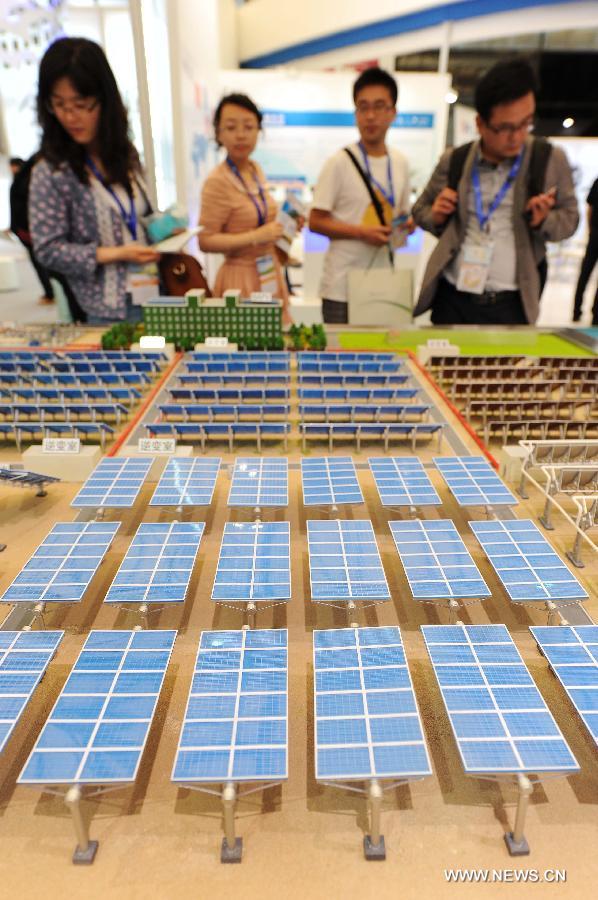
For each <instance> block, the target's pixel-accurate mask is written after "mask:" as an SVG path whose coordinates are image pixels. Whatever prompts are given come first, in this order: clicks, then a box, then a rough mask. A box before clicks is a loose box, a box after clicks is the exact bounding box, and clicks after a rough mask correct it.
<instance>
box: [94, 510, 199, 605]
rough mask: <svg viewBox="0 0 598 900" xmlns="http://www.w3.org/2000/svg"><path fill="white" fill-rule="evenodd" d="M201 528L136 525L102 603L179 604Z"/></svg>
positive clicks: (176, 524) (195, 525)
mask: <svg viewBox="0 0 598 900" xmlns="http://www.w3.org/2000/svg"><path fill="white" fill-rule="evenodd" d="M204 528H205V523H204V522H170V523H168V524H166V523H144V524H142V525H140V526H139V528H138V529H137V533H136V534H135V537H134V538H133V541H132V542H131V546H130V547H129V549H128V550H127V553H126V556H125V558H124V559H123V561H122V563H121V565H120V568H119V570H118V572H117V573H116V577H115V578H114V581H113V582H112V584H111V585H110V588H109V590H108V593H107V594H106V597H105V599H104V603H183V602H184V600H185V596H186V594H187V590H188V588H189V582H190V580H191V573H192V571H193V566H194V565H195V560H196V559H197V554H198V552H199V544H200V541H201V538H202V535H203V531H204Z"/></svg>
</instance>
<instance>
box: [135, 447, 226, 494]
mask: <svg viewBox="0 0 598 900" xmlns="http://www.w3.org/2000/svg"><path fill="white" fill-rule="evenodd" d="M219 471H220V459H218V458H212V457H210V458H208V459H201V458H195V459H184V458H180V459H177V458H175V457H173V458H172V459H169V460H168V463H167V465H166V468H165V469H164V471H163V472H162V476H161V478H160V481H159V482H158V484H157V487H156V490H155V491H154V495H153V497H152V499H151V501H150V506H209V505H210V503H211V502H212V498H213V496H214V489H215V487H216V479H217V478H218V472H219Z"/></svg>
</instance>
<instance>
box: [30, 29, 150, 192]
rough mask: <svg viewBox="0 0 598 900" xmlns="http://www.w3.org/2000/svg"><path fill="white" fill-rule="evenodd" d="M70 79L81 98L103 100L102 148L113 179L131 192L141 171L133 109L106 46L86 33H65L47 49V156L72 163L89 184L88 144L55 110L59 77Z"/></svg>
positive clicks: (42, 88) (42, 112) (42, 117)
mask: <svg viewBox="0 0 598 900" xmlns="http://www.w3.org/2000/svg"><path fill="white" fill-rule="evenodd" d="M61 78H68V79H69V81H71V82H72V85H73V87H74V88H75V90H76V91H77V92H78V93H79V94H80V95H81V97H89V98H92V97H93V98H96V99H97V100H99V102H100V104H101V107H100V109H101V111H100V120H99V126H98V150H99V156H100V159H101V161H102V165H103V166H104V169H105V171H106V175H107V180H108V183H109V184H115V183H118V184H122V185H124V186H125V187H126V188H127V190H128V191H129V193H130V192H131V184H130V177H129V176H130V173H131V172H134V171H137V170H139V168H140V165H139V155H138V153H137V150H136V149H135V147H134V146H133V144H132V142H131V138H130V135H129V120H128V117H127V110H126V108H125V105H124V103H123V101H122V97H121V96H120V92H119V90H118V86H117V84H116V79H115V78H114V74H113V72H112V69H111V68H110V65H109V63H108V60H107V59H106V56H105V54H104V51H103V50H102V48H101V47H100V46H99V45H98V44H96V43H94V41H88V40H87V39H86V38H61V39H60V40H57V41H55V42H54V43H53V44H52V45H51V46H50V47H48V49H47V50H46V52H45V53H44V56H43V59H42V61H41V64H40V67H39V82H38V91H37V117H38V120H39V124H40V125H41V127H42V143H41V152H42V156H43V157H44V158H45V159H47V160H48V162H49V163H50V164H52V165H54V166H59V165H60V164H61V163H68V164H69V165H70V167H71V168H72V169H73V171H74V173H75V174H76V176H77V178H78V179H79V181H81V182H82V183H83V184H89V175H88V173H87V170H86V168H85V156H86V151H85V148H84V147H83V146H82V145H81V144H77V142H76V141H74V140H73V139H72V138H71V137H70V136H69V135H68V134H67V132H66V131H65V130H64V128H63V127H62V125H61V124H60V122H59V121H58V119H57V118H56V116H55V115H53V114H52V113H51V112H50V101H51V97H52V91H53V89H54V86H55V84H56V82H57V81H59V80H60V79H61Z"/></svg>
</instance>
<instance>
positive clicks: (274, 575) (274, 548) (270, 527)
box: [212, 522, 291, 602]
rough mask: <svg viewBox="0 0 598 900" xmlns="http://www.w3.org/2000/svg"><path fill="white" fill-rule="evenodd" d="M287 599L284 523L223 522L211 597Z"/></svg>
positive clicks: (288, 574) (288, 576)
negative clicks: (222, 532)
mask: <svg viewBox="0 0 598 900" xmlns="http://www.w3.org/2000/svg"><path fill="white" fill-rule="evenodd" d="M290 599H291V562H290V526H289V523H288V522H227V523H226V525H225V526H224V534H223V536H222V545H221V547H220V556H219V558H218V568H217V570H216V579H215V581H214V587H213V590H212V600H218V601H227V600H228V601H235V600H247V601H254V602H256V601H258V600H259V601H265V600H270V601H279V600H290Z"/></svg>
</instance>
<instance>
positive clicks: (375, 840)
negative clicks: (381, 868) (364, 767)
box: [363, 778, 386, 861]
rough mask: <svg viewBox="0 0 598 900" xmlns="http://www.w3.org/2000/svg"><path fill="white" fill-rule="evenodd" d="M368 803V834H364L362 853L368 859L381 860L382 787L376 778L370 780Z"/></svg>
mask: <svg viewBox="0 0 598 900" xmlns="http://www.w3.org/2000/svg"><path fill="white" fill-rule="evenodd" d="M368 803H369V807H370V834H366V836H365V837H364V839H363V853H364V856H365V858H366V859H368V860H378V861H382V860H385V859H386V847H385V845H384V835H383V834H381V833H380V814H381V812H382V788H381V786H380V782H379V781H378V780H377V779H376V778H373V779H372V780H371V781H370V786H369V790H368Z"/></svg>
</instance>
